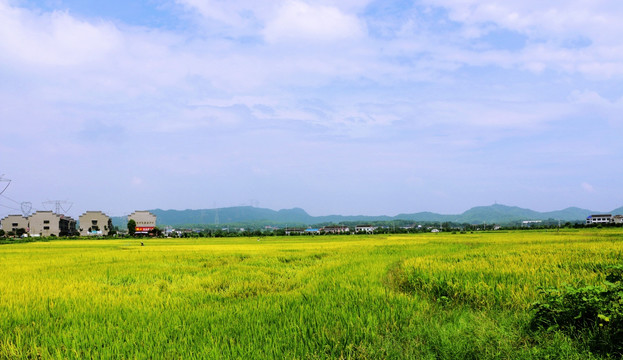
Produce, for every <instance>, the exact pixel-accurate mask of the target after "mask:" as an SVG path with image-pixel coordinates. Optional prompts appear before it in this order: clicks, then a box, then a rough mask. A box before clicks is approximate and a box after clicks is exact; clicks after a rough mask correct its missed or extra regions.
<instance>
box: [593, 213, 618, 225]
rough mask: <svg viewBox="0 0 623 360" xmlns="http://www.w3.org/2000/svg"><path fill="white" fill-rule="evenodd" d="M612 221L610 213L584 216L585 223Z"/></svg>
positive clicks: (606, 222) (608, 222)
mask: <svg viewBox="0 0 623 360" xmlns="http://www.w3.org/2000/svg"><path fill="white" fill-rule="evenodd" d="M613 222H614V218H613V217H612V214H594V215H589V216H588V217H587V218H586V225H590V224H611V223H613Z"/></svg>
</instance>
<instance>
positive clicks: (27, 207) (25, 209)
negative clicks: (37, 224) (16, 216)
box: [20, 201, 32, 217]
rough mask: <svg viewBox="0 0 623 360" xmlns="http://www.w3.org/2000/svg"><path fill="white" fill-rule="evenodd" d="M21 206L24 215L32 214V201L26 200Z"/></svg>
mask: <svg viewBox="0 0 623 360" xmlns="http://www.w3.org/2000/svg"><path fill="white" fill-rule="evenodd" d="M20 207H21V208H22V215H24V217H28V215H30V211H31V210H32V203H31V202H30V201H24V202H22V203H21V204H20Z"/></svg>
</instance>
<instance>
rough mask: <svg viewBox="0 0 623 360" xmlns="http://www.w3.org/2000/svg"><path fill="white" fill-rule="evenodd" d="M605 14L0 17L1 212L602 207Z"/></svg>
mask: <svg viewBox="0 0 623 360" xmlns="http://www.w3.org/2000/svg"><path fill="white" fill-rule="evenodd" d="M622 18H623V2H620V1H612V0H607V1H606V0H564V1H562V0H551V1H540V0H539V1H537V0H505V1H492V0H419V1H405V0H396V1H394V0H382V1H381V0H375V1H370V0H342V1H330V0H317V1H312V0H274V1H246V0H241V1H225V0H134V1H121V0H109V1H99V0H97V1H95V0H40V1H28V0H0V175H3V179H10V180H11V182H10V184H9V186H8V187H7V188H6V191H5V192H4V193H3V194H2V196H0V216H4V215H8V214H14V213H20V208H21V205H22V203H23V202H29V203H31V204H32V208H33V210H35V209H36V210H54V209H55V206H54V204H53V203H47V202H48V201H56V200H62V201H63V203H62V205H63V207H64V208H65V209H66V210H68V211H67V212H66V213H67V214H69V215H72V216H74V217H77V216H79V215H80V214H81V213H83V212H84V211H86V210H101V211H104V212H105V213H107V214H108V215H111V216H121V215H127V214H129V213H131V212H132V211H134V210H142V209H156V208H159V209H180V210H182V209H205V208H215V207H228V206H239V205H251V206H257V207H263V208H270V209H274V210H278V209H286V208H294V207H300V208H303V209H305V210H306V211H307V212H308V213H309V214H311V215H316V216H318V215H329V214H341V215H396V214H399V213H414V212H420V211H433V212H438V213H443V214H458V213H462V212H463V211H465V210H468V209H469V208H471V207H474V206H482V205H491V204H494V203H498V204H505V205H510V206H519V207H524V208H530V209H533V210H537V211H552V210H559V209H563V208H566V207H570V206H577V207H582V208H587V209H591V210H599V211H610V210H612V209H615V208H617V207H620V206H622V205H623V188H621V184H623V166H622V164H623V139H622V135H623V118H622V114H623V39H622V37H621V34H623V22H622V21H621V19H622ZM1 185H2V184H0V191H1V190H2V186H1Z"/></svg>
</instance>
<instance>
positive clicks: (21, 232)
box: [15, 228, 26, 237]
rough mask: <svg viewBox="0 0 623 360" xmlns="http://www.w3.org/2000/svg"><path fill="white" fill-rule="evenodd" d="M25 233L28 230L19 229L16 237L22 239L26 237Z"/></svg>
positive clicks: (16, 231)
mask: <svg viewBox="0 0 623 360" xmlns="http://www.w3.org/2000/svg"><path fill="white" fill-rule="evenodd" d="M25 233H26V229H23V228H19V229H17V230H15V235H17V236H18V237H22V235H24V234H25Z"/></svg>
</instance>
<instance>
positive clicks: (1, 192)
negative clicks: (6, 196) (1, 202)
mask: <svg viewBox="0 0 623 360" xmlns="http://www.w3.org/2000/svg"><path fill="white" fill-rule="evenodd" d="M3 176H4V174H2V175H0V183H2V182H6V186H5V187H4V188H2V191H0V195H2V194H3V193H4V192H5V191H6V189H7V188H8V187H9V185H11V180H9V179H3V178H2V177H3ZM1 187H2V186H1V185H0V188H1Z"/></svg>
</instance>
